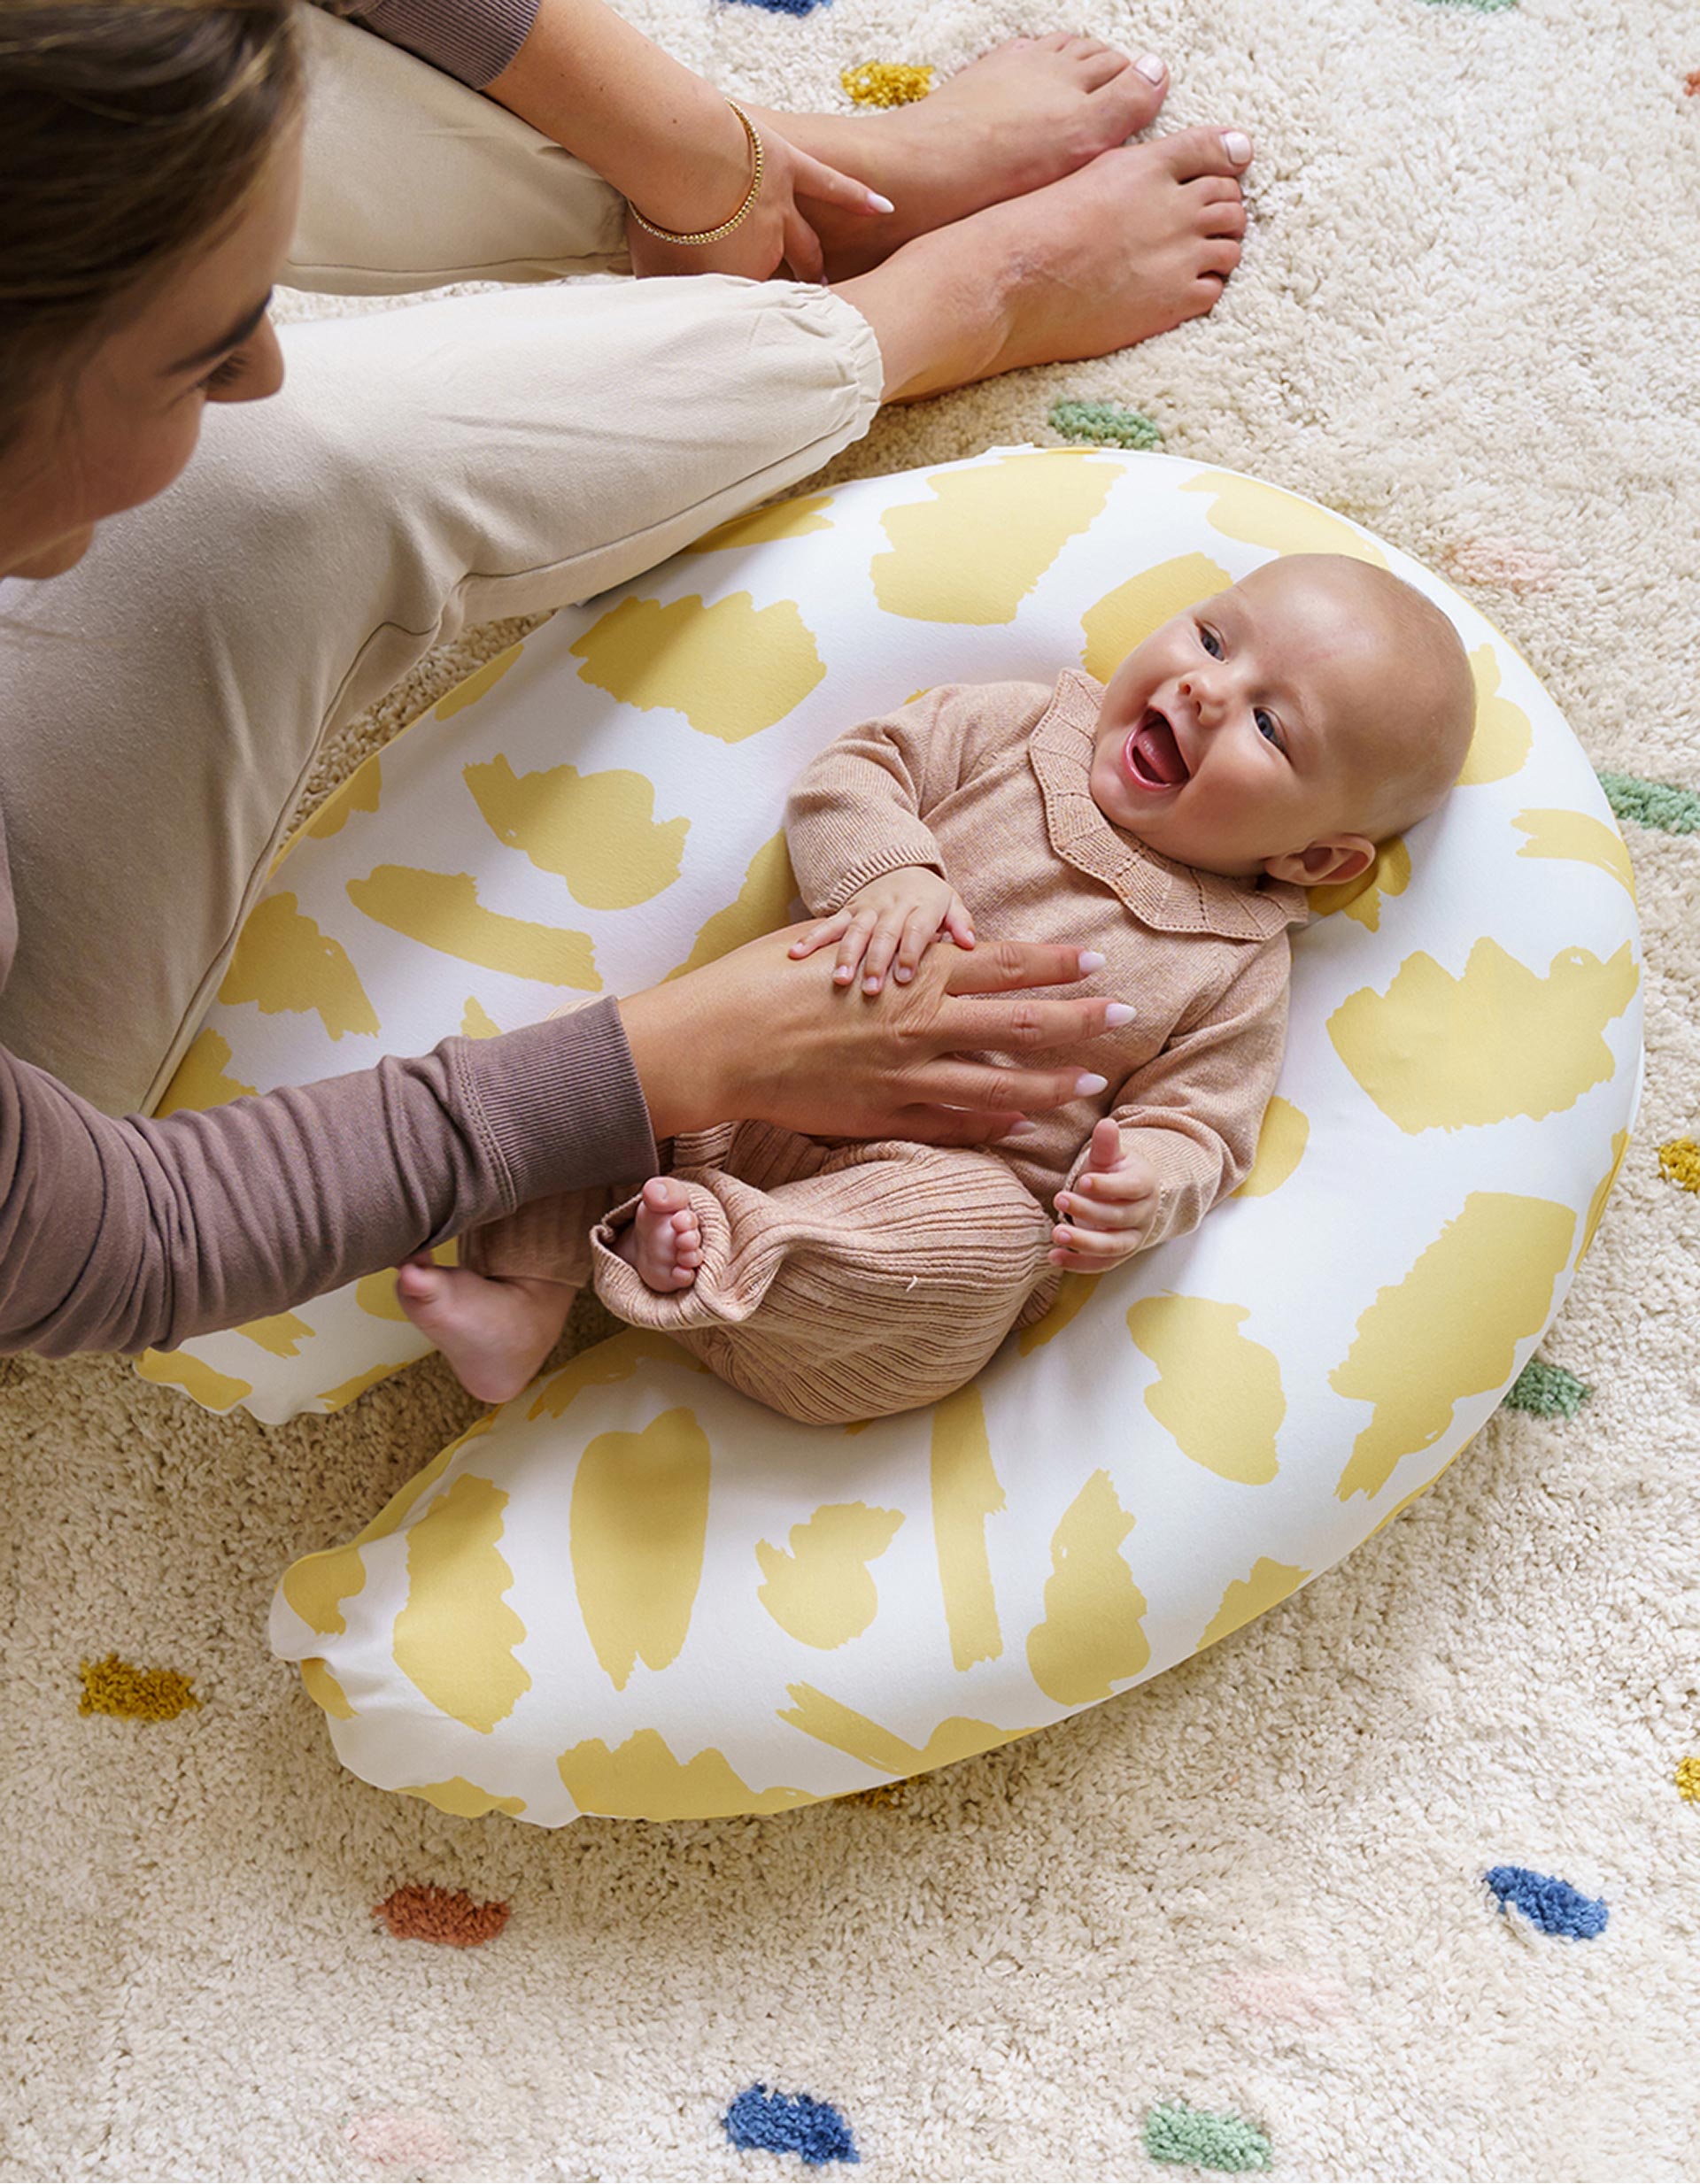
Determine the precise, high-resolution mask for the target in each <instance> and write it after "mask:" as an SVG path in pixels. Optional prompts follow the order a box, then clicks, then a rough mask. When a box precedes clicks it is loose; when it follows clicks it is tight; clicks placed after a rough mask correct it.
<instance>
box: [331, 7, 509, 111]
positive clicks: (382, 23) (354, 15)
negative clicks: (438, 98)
mask: <svg viewBox="0 0 1700 2184" xmlns="http://www.w3.org/2000/svg"><path fill="white" fill-rule="evenodd" d="M318 4H319V5H320V6H321V7H323V8H326V9H328V11H329V12H330V13H331V14H333V15H344V16H347V17H349V18H350V19H352V21H354V22H358V23H363V24H364V25H365V27H367V29H368V30H375V31H376V32H377V34H378V35H379V36H380V37H381V38H388V39H389V41H390V43H391V44H392V45H404V46H406V49H407V50H408V51H409V52H410V53H417V54H418V55H419V57H420V58H421V60H427V61H429V62H430V64H431V66H433V67H434V68H440V69H442V70H443V72H444V74H445V75H450V76H459V77H460V81H461V82H462V83H469V84H470V85H471V86H472V88H473V89H474V90H475V91H482V90H483V88H484V86H485V85H486V84H487V83H492V82H494V81H495V80H496V78H497V77H498V76H499V75H500V74H501V73H502V71H503V69H504V68H506V66H507V65H508V63H509V62H510V61H511V60H512V59H513V58H514V55H515V54H516V53H517V52H518V51H519V50H520V48H521V47H522V45H523V44H524V43H525V42H526V40H527V38H528V37H529V35H530V34H531V26H532V24H533V23H535V22H536V21H537V10H538V8H539V7H540V6H541V4H542V0H318Z"/></svg>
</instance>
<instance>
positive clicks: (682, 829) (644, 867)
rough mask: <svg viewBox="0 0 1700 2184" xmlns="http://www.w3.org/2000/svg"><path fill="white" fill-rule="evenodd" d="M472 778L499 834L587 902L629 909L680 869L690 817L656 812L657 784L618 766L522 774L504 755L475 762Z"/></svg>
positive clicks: (475, 793)
mask: <svg viewBox="0 0 1700 2184" xmlns="http://www.w3.org/2000/svg"><path fill="white" fill-rule="evenodd" d="M465 778H466V783H467V787H468V790H470V791H471V793H472V800H473V802H474V803H475V804H476V805H477V806H478V808H479V810H480V811H481V812H482V813H483V815H484V820H485V822H486V824H487V825H488V826H489V828H490V830H491V833H492V834H493V835H494V836H495V837H496V838H497V840H498V842H503V843H505V844H506V845H507V847H508V848H510V849H517V850H519V851H521V852H522V853H523V854H524V855H525V856H527V857H529V859H530V860H531V862H532V863H533V864H534V865H536V866H537V868H538V870H539V871H541V872H553V873H554V874H555V875H556V876H558V877H560V879H563V880H565V881H566V883H567V886H568V892H569V893H570V894H571V895H572V897H573V899H574V900H575V901H576V902H582V903H583V905H584V907H585V908H586V909H588V910H629V909H630V908H631V907H633V905H634V904H636V903H640V902H648V901H650V900H651V899H652V898H653V897H654V896H656V895H659V894H660V893H661V891H662V890H663V889H664V888H668V887H671V886H672V884H673V883H674V881H675V880H676V879H677V878H678V876H679V863H680V860H681V859H682V858H683V856H684V837H685V836H686V835H687V834H688V833H689V832H690V831H691V822H690V821H689V820H688V819H662V820H658V819H657V818H656V817H655V784H654V783H653V782H652V781H651V780H650V779H649V778H648V776H646V775H644V774H634V773H630V772H628V771H626V770H624V769H623V768H616V769H614V770H613V771H610V772H608V773H604V774H581V773H580V772H579V770H578V768H576V766H554V767H551V768H549V769H548V770H547V771H546V772H545V773H540V774H516V773H515V772H514V768H512V767H511V766H510V765H509V764H508V762H507V760H506V759H505V758H497V759H492V760H491V761H490V763H489V764H488V765H486V766H468V768H466V774H465Z"/></svg>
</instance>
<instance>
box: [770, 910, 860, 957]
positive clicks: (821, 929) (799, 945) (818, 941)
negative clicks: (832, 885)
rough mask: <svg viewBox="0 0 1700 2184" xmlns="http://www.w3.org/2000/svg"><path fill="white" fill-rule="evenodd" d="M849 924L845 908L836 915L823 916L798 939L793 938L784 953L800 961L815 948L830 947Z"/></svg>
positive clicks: (811, 953) (842, 934) (841, 935)
mask: <svg viewBox="0 0 1700 2184" xmlns="http://www.w3.org/2000/svg"><path fill="white" fill-rule="evenodd" d="M849 924H850V914H849V912H848V911H847V910H840V911H839V912H838V915H837V916H836V917H823V919H822V920H821V922H820V923H819V924H818V925H811V926H810V927H809V929H808V931H807V932H806V933H805V934H803V936H802V938H800V939H798V940H793V941H792V944H791V946H790V947H789V948H788V949H787V950H786V953H787V954H789V955H791V956H793V957H795V958H797V959H798V960H799V961H800V960H801V958H802V957H804V956H806V955H813V954H814V953H815V949H816V948H830V947H831V945H832V943H833V942H834V941H835V940H840V939H842V938H843V937H844V935H845V933H846V931H847V930H848V929H849Z"/></svg>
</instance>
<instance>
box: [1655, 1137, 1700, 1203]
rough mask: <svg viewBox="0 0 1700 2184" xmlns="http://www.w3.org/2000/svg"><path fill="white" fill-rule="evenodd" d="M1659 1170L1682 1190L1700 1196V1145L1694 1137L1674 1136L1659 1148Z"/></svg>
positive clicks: (1667, 1179)
mask: <svg viewBox="0 0 1700 2184" xmlns="http://www.w3.org/2000/svg"><path fill="white" fill-rule="evenodd" d="M1658 1172H1659V1174H1660V1175H1661V1176H1663V1177H1664V1178H1665V1182H1666V1183H1673V1184H1675V1185H1676V1187H1677V1188H1678V1190H1680V1191H1692V1192H1694V1193H1695V1195H1696V1197H1700V1145H1696V1143H1695V1141H1694V1139H1693V1138H1672V1139H1671V1142H1670V1143H1669V1144H1668V1145H1662V1146H1660V1147H1659V1148H1658Z"/></svg>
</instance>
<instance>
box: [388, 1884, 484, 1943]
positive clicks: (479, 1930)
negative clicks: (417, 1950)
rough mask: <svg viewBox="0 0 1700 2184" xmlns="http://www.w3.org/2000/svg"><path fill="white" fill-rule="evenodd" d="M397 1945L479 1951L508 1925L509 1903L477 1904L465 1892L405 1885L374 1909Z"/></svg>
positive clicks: (419, 1885) (421, 1885)
mask: <svg viewBox="0 0 1700 2184" xmlns="http://www.w3.org/2000/svg"><path fill="white" fill-rule="evenodd" d="M372 1916H373V1918H381V1919H383V1923H384V1925H386V1926H388V1928H389V1929H390V1934H391V1935H392V1936H393V1938H394V1939H395V1940H396V1941H437V1942H440V1943H442V1944H443V1945H444V1947H446V1948H449V1949H480V1948H482V1947H483V1944H484V1943H485V1942H486V1941H494V1940H495V1939H496V1936H497V1935H498V1933H500V1932H501V1931H502V1928H503V1927H504V1926H505V1925H506V1924H507V1920H508V1906H507V1905H506V1903H475V1902H474V1901H473V1899H472V1898H471V1897H470V1896H469V1895H468V1894H467V1892H466V1890H465V1889H464V1888H439V1887H436V1886H435V1885H434V1884H433V1883H432V1882H430V1881H413V1880H410V1881H406V1882H404V1883H403V1885H402V1886H401V1887H399V1888H395V1889H392V1890H391V1891H390V1894H389V1895H387V1896H385V1898H384V1899H383V1902H382V1903H375V1904H374V1905H373V1906H372Z"/></svg>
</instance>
